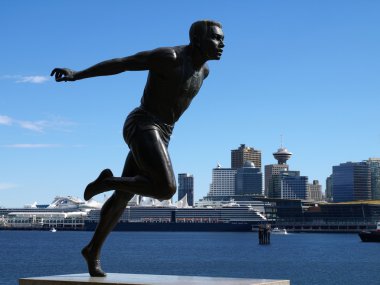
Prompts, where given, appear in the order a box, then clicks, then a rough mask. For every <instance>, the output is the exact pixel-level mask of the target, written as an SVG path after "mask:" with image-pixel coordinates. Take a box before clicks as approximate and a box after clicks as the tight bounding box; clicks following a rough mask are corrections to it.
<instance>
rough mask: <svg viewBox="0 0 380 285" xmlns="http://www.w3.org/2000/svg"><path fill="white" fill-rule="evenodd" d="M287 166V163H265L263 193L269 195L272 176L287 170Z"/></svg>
mask: <svg viewBox="0 0 380 285" xmlns="http://www.w3.org/2000/svg"><path fill="white" fill-rule="evenodd" d="M288 170H289V166H288V165H287V164H270V165H265V181H264V182H265V183H264V195H265V196H267V197H269V188H270V184H271V180H272V177H273V176H274V175H278V174H280V172H282V171H288Z"/></svg>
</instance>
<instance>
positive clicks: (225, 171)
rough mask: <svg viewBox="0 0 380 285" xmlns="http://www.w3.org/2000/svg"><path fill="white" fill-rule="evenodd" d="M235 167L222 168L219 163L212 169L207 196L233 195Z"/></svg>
mask: <svg viewBox="0 0 380 285" xmlns="http://www.w3.org/2000/svg"><path fill="white" fill-rule="evenodd" d="M235 174H236V169H233V168H222V167H221V166H220V165H219V164H218V165H217V167H216V168H214V169H213V170H212V182H211V184H210V191H209V193H208V195H207V196H231V195H235Z"/></svg>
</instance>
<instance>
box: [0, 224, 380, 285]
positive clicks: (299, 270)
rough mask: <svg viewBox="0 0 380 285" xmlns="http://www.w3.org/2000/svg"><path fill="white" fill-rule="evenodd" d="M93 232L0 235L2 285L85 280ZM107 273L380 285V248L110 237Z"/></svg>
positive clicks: (213, 236) (353, 237)
mask: <svg viewBox="0 0 380 285" xmlns="http://www.w3.org/2000/svg"><path fill="white" fill-rule="evenodd" d="M91 236H92V232H60V231H57V232H56V233H51V232H40V231H0V243H1V247H0V284H1V285H15V284H18V281H17V280H18V278H21V277H32V276H45V275H56V274H72V273H84V272H86V266H85V263H84V261H83V260H82V257H81V256H80V250H81V248H82V247H83V246H84V245H85V244H86V243H87V242H88V241H89V239H90V238H91ZM102 262H103V267H104V269H105V270H106V271H107V272H118V273H139V274H144V273H146V274H175V275H199V276H226V277H247V278H270V279H289V280H291V284H292V285H297V284H305V285H306V284H307V285H310V284H315V285H317V284H323V285H328V284H334V285H335V284H344V285H350V284H352V285H354V284H355V285H357V284H379V283H378V282H379V280H380V243H363V242H361V241H360V239H359V237H358V235H357V234H317V233H307V234H288V235H272V237H271V244H270V245H259V243H258V236H257V233H253V232H248V233H213V232H187V233H185V232H113V233H112V234H111V235H110V237H109V239H108V240H107V242H106V244H105V247H104V252H103V255H102Z"/></svg>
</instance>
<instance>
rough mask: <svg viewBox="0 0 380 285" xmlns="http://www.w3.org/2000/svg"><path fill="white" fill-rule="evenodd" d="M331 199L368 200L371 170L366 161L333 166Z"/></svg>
mask: <svg viewBox="0 0 380 285" xmlns="http://www.w3.org/2000/svg"><path fill="white" fill-rule="evenodd" d="M332 189H333V199H334V200H333V201H334V202H347V201H356V200H370V199H371V198H372V195H371V172H370V166H369V164H368V163H366V162H346V163H341V164H340V165H337V166H333V188H332Z"/></svg>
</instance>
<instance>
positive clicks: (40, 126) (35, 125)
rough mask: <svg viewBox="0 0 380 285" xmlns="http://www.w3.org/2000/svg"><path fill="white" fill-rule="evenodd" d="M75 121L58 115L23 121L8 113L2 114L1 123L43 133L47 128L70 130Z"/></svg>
mask: <svg viewBox="0 0 380 285" xmlns="http://www.w3.org/2000/svg"><path fill="white" fill-rule="evenodd" d="M74 124H75V123H73V122H71V121H67V120H64V119H61V118H58V117H53V118H52V119H50V120H40V121H23V120H17V119H14V118H11V117H9V116H6V115H0V125H7V126H11V125H17V126H19V127H21V128H23V129H27V130H30V131H34V132H39V133H42V132H44V131H45V130H46V129H53V130H60V131H68V127H69V126H72V125H74Z"/></svg>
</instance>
